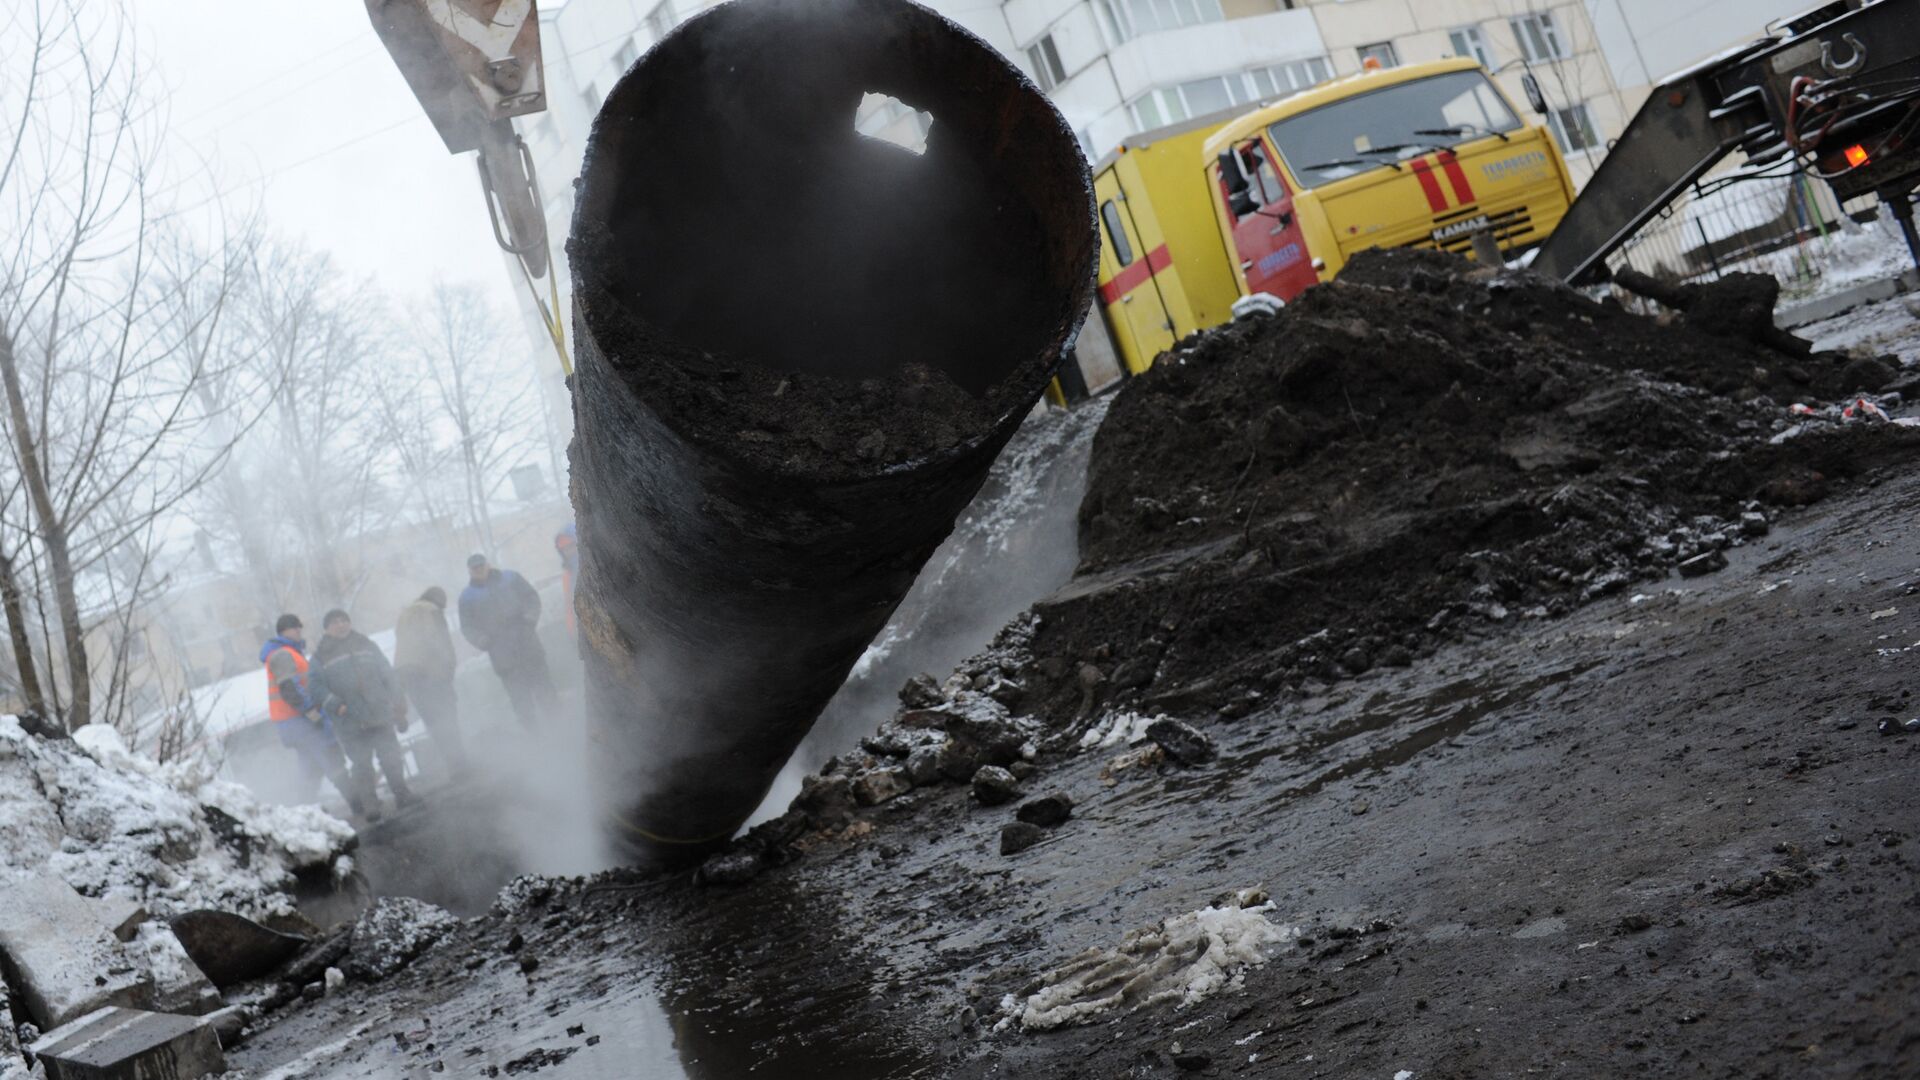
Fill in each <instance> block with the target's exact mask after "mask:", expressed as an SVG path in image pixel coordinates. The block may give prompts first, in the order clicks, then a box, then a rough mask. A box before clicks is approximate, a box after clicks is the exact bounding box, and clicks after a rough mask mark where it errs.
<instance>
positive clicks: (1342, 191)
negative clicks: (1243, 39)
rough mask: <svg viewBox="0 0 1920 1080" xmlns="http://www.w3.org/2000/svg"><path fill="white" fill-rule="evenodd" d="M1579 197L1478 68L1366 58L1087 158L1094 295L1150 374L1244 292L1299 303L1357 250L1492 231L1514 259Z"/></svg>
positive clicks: (1553, 156)
mask: <svg viewBox="0 0 1920 1080" xmlns="http://www.w3.org/2000/svg"><path fill="white" fill-rule="evenodd" d="M1538 107H1539V106H1538V105H1537V104H1536V108H1538ZM1573 196H1574V191H1573V182H1572V180H1571V178H1570V177H1569V176H1568V175H1567V167H1566V162H1565V161H1564V160H1562V158H1561V156H1560V151H1559V148H1558V147H1557V146H1555V145H1554V141H1553V136H1552V135H1551V134H1550V133H1549V132H1548V131H1547V129H1546V127H1545V126H1543V125H1541V124H1538V123H1534V124H1529V123H1526V122H1525V121H1523V120H1522V119H1521V117H1520V114H1519V112H1518V111H1517V110H1515V109H1514V107H1513V105H1512V103H1510V102H1509V101H1508V100H1507V98H1506V96H1505V95H1504V94H1502V93H1501V92H1500V90H1499V88H1498V87H1496V86H1495V85H1494V83H1493V80H1492V79H1490V78H1488V76H1487V73H1486V71H1485V69H1483V68H1482V67H1480V65H1479V64H1477V63H1475V62H1474V61H1472V60H1465V59H1459V60H1437V61H1433V62H1431V63H1423V64H1409V65H1407V66H1405V67H1397V68H1389V69H1385V70H1380V69H1369V70H1366V71H1363V72H1361V73H1359V74H1357V75H1351V76H1347V77H1345V78H1341V79H1335V80H1332V81H1331V82H1326V83H1322V84H1321V85H1320V86H1317V87H1315V88H1313V89H1311V90H1305V91H1302V92H1300V93H1297V94H1294V95H1292V96H1291V97H1287V98H1283V99H1281V100H1279V101H1277V102H1274V103H1273V104H1270V105H1265V106H1262V107H1259V108H1256V109H1254V110H1252V111H1250V112H1245V113H1241V114H1239V115H1231V114H1216V115H1214V116H1210V117H1202V118H1200V119H1197V120H1194V121H1190V122H1188V123H1186V124H1181V125H1176V126H1173V127H1166V128H1159V129H1156V130H1154V131H1149V132H1144V133H1142V134H1140V135H1136V136H1133V137H1132V138H1129V139H1128V140H1126V141H1125V142H1124V143H1122V144H1121V145H1120V146H1119V147H1118V148H1117V149H1116V150H1114V152H1113V153H1111V154H1109V155H1107V156H1106V157H1105V158H1103V159H1101V161H1099V162H1098V163H1097V164H1095V166H1094V197H1095V199H1096V201H1097V202H1098V203H1099V213H1100V228H1101V233H1102V236H1101V241H1102V247H1101V252H1100V272H1099V293H1098V303H1099V304H1100V305H1101V310H1102V313H1103V315H1104V316H1105V318H1106V325H1107V329H1108V331H1109V332H1110V334H1111V335H1112V337H1113V343H1114V347H1115V350H1116V351H1117V352H1118V353H1119V357H1120V361H1121V363H1122V364H1123V365H1124V366H1125V367H1126V368H1127V370H1128V371H1129V372H1140V371H1145V370H1146V369H1147V366H1148V365H1149V364H1151V363H1152V362H1153V359H1154V357H1156V356H1158V355H1159V354H1160V353H1161V352H1162V351H1164V350H1165V349H1166V348H1168V347H1169V346H1170V345H1172V344H1173V342H1174V341H1175V340H1177V339H1178V338H1180V337H1183V336H1185V335H1186V334H1188V333H1191V332H1193V331H1195V330H1201V329H1205V328H1207V327H1210V326H1217V325H1219V324H1221V323H1223V322H1226V321H1228V320H1229V319H1231V318H1232V317H1233V304H1234V302H1235V301H1236V300H1238V299H1239V298H1240V297H1243V296H1253V295H1257V294H1262V293H1264V294H1268V295H1271V296H1273V297H1276V298H1278V299H1280V300H1283V301H1285V300H1291V299H1293V298H1294V297H1295V296H1298V295H1299V294H1300V293H1301V291H1302V290H1304V289H1306V288H1308V287H1309V286H1312V285H1315V284H1318V283H1319V282H1322V281H1326V280H1328V279H1329V278H1331V277H1333V275H1334V274H1336V273H1339V271H1340V268H1341V267H1343V266H1345V265H1346V263H1347V260H1348V259H1350V258H1352V257H1353V256H1354V255H1355V254H1356V253H1358V252H1360V251H1362V250H1365V249H1366V248H1371V247H1437V248H1442V249H1444V250H1447V251H1456V252H1461V253H1470V252H1471V250H1472V247H1473V242H1474V236H1475V234H1476V233H1481V232H1486V233H1490V234H1491V236H1492V238H1493V239H1494V241H1495V242H1496V243H1497V244H1498V245H1499V247H1500V249H1501V252H1502V254H1503V255H1505V256H1507V257H1509V258H1511V257H1512V256H1514V255H1516V254H1519V253H1520V252H1523V251H1525V250H1526V249H1528V248H1531V247H1533V246H1535V245H1537V244H1538V243H1540V242H1541V241H1542V240H1544V239H1545V238H1546V236H1547V234H1548V233H1550V232H1552V231H1553V227H1554V225H1555V224H1557V223H1558V222H1559V220H1560V218H1561V216H1562V215H1563V214H1565V213H1566V210H1567V206H1568V204H1570V203H1571V202H1572V201H1573Z"/></svg>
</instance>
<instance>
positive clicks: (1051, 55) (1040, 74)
mask: <svg viewBox="0 0 1920 1080" xmlns="http://www.w3.org/2000/svg"><path fill="white" fill-rule="evenodd" d="M1027 65H1028V66H1029V67H1031V68H1033V80H1034V81H1035V82H1037V83H1039V84H1040V89H1042V90H1052V89H1053V88H1054V87H1056V86H1059V85H1060V84H1061V83H1063V82H1066V81H1067V69H1066V68H1065V67H1064V66H1062V65H1061V63H1060V50H1058V49H1056V48H1054V47H1053V35H1052V34H1048V35H1047V36H1046V37H1043V38H1041V39H1040V40H1039V41H1036V42H1034V43H1033V44H1031V45H1029V46H1027Z"/></svg>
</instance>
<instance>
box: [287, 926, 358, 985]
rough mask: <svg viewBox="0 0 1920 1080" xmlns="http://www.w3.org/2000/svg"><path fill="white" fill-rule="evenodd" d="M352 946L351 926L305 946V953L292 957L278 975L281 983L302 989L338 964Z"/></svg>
mask: <svg viewBox="0 0 1920 1080" xmlns="http://www.w3.org/2000/svg"><path fill="white" fill-rule="evenodd" d="M352 944H353V928H352V927H351V926H349V927H346V928H345V929H342V930H336V931H334V932H333V934H332V935H331V936H329V937H325V938H322V939H320V940H319V941H317V942H314V943H313V944H312V945H309V946H307V948H306V951H304V952H302V953H301V954H300V955H299V956H296V957H294V959H293V961H292V962H291V963H289V964H288V965H287V967H286V970H285V971H282V972H281V973H280V979H281V981H283V982H288V983H292V984H293V985H294V986H295V987H302V986H305V985H307V984H308V983H310V982H313V981H314V980H315V979H319V978H321V977H322V976H324V975H325V974H326V971H327V969H328V968H330V967H333V966H334V965H336V964H338V963H339V962H340V958H341V957H343V956H345V955H347V947H348V946H350V945H352Z"/></svg>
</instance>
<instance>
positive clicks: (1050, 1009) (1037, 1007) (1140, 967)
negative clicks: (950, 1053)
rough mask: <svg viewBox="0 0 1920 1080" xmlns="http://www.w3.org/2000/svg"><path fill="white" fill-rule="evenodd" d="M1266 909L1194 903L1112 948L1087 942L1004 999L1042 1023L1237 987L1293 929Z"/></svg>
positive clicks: (1036, 1026)
mask: <svg viewBox="0 0 1920 1080" xmlns="http://www.w3.org/2000/svg"><path fill="white" fill-rule="evenodd" d="M1272 909H1273V905H1272V904H1270V903H1269V904H1261V905H1259V906H1257V907H1233V906H1229V907H1224V908H1216V907H1206V908H1201V909H1200V910H1198V911H1190V912H1187V913H1186V914H1184V915H1177V916H1174V917H1173V918H1171V919H1167V920H1165V921H1164V922H1161V923H1160V924H1158V925H1156V926H1151V927H1146V928H1143V929H1139V930H1134V931H1131V932H1129V933H1128V934H1127V935H1126V936H1125V937H1124V938H1122V939H1121V942H1120V944H1119V946H1118V947H1117V948H1113V949H1089V950H1087V951H1086V952H1084V953H1082V954H1081V955H1079V956H1078V957H1075V958H1074V959H1073V960H1072V961H1070V962H1068V963H1067V964H1065V965H1063V966H1062V967H1060V968H1057V969H1055V970H1053V971H1051V972H1048V973H1047V974H1046V975H1045V976H1044V977H1043V979H1042V985H1041V987H1040V989H1039V990H1038V991H1036V992H1035V993H1033V994H1030V995H1028V996H1027V998H1026V999H1025V1001H1024V1002H1018V1001H1016V1002H1013V1003H1012V1006H1013V1008H1017V1009H1018V1010H1019V1011H1018V1017H1019V1021H1020V1026H1021V1027H1022V1028H1023V1029H1025V1030H1027V1031H1050V1030H1053V1029H1055V1028H1060V1027H1065V1026H1067V1025H1070V1024H1078V1023H1083V1022H1085V1021H1087V1020H1090V1019H1092V1018H1094V1017H1097V1016H1100V1015H1102V1014H1105V1013H1107V1012H1110V1011H1113V1010H1115V1009H1122V1008H1124V1009H1127V1010H1132V1009H1137V1008H1140V1007H1142V1006H1150V1005H1155V1004H1159V1003H1162V1002H1172V1003H1175V1004H1176V1005H1178V1006H1179V1007H1183V1008H1184V1007H1186V1006H1190V1005H1193V1004H1195V1003H1197V1002H1199V1001H1202V1000H1204V999H1206V998H1207V997H1210V996H1212V995H1213V994H1216V993H1219V992H1220V991H1222V990H1228V989H1237V988H1238V987H1239V986H1240V985H1241V980H1242V977H1243V975H1244V973H1245V972H1246V971H1247V970H1248V969H1250V968H1255V967H1259V966H1260V965H1262V964H1264V963H1266V962H1267V960H1268V958H1269V956H1270V955H1271V952H1272V950H1274V949H1275V948H1277V947H1278V946H1280V945H1283V944H1285V943H1286V942H1289V941H1291V940H1293V939H1294V938H1295V937H1296V936H1298V934H1299V931H1298V930H1297V929H1296V928H1294V927H1290V926H1280V925H1277V924H1275V923H1274V922H1273V921H1272V920H1270V919H1268V918H1267V915H1266V913H1267V912H1268V911H1271V910H1272ZM1010 1015H1011V1013H1010Z"/></svg>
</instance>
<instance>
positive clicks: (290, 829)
mask: <svg viewBox="0 0 1920 1080" xmlns="http://www.w3.org/2000/svg"><path fill="white" fill-rule="evenodd" d="M353 842H354V833H353V829H352V828H351V827H350V826H348V825H347V823H346V822H344V821H340V820H339V819H337V818H334V817H332V816H330V815H328V814H327V813H325V812H324V811H322V810H320V809H319V808H317V807H311V806H303V807H296V806H267V805H264V804H262V803H261V802H260V801H259V800H258V799H256V798H254V796H253V795H252V793H250V792H249V791H247V790H246V789H245V788H243V787H240V786H239V785H237V784H232V783H228V782H225V781H220V780H214V779H212V778H211V777H210V776H208V775H207V771H206V769H205V767H204V766H189V765H166V766H162V765H157V764H155V763H154V762H152V761H150V760H148V759H147V758H144V757H141V756H140V755H138V754H135V753H133V752H131V751H129V750H128V749H127V747H126V744H125V743H124V742H123V741H122V740H121V738H120V735H119V733H118V732H116V731H114V730H113V729H112V728H111V727H108V726H106V725H101V724H93V725H88V726H86V727H83V728H81V729H80V730H79V731H78V732H76V733H75V734H74V736H73V739H72V741H71V742H68V741H65V740H45V739H40V738H36V737H34V736H30V735H28V734H27V733H26V731H25V730H24V729H22V728H21V726H20V724H19V722H18V721H17V720H16V719H15V718H14V717H11V716H0V869H6V870H12V871H31V870H37V869H43V868H44V869H47V870H51V871H52V872H53V873H54V874H55V875H57V876H58V877H60V878H61V879H62V880H64V881H65V882H66V883H67V884H68V885H71V886H72V887H73V888H75V889H77V890H79V891H80V892H81V893H84V894H86V895H88V896H100V897H118V898H124V899H130V900H135V901H138V902H139V903H141V904H143V905H144V906H145V907H146V908H147V910H148V911H150V912H152V913H154V914H155V915H159V916H162V917H165V916H169V915H173V914H177V913H179V912H182V911H187V910H192V909H195V908H220V909H223V910H227V911H233V912H237V913H239V914H242V915H247V916H250V917H255V918H258V917H262V916H266V915H274V914H284V913H287V912H290V911H291V910H292V907H293V905H292V900H291V898H290V897H289V896H288V895H287V890H288V889H289V888H290V887H291V886H292V884H293V879H294V875H295V874H296V873H298V872H299V871H302V870H305V869H308V868H310V867H319V866H327V865H329V864H330V863H331V862H332V861H333V860H334V859H335V858H336V857H338V856H340V854H341V853H342V852H344V851H345V849H346V848H347V847H349V846H351V845H352V843H353Z"/></svg>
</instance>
